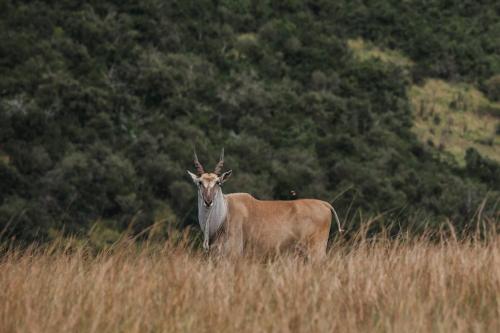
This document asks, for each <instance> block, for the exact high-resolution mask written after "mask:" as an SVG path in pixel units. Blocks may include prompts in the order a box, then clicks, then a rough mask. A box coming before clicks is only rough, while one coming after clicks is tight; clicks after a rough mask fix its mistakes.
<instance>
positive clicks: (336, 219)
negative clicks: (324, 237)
mask: <svg viewBox="0 0 500 333" xmlns="http://www.w3.org/2000/svg"><path fill="white" fill-rule="evenodd" d="M325 204H326V205H327V206H328V208H330V210H331V211H332V214H333V217H334V218H335V221H337V227H338V228H339V233H343V232H344V229H342V227H341V226H340V220H339V217H338V215H337V212H336V211H335V208H333V206H332V205H331V204H329V203H328V202H325Z"/></svg>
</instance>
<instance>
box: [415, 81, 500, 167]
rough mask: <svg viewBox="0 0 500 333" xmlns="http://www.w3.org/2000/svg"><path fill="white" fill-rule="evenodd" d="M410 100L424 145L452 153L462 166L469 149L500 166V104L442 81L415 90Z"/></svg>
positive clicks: (417, 131)
mask: <svg viewBox="0 0 500 333" xmlns="http://www.w3.org/2000/svg"><path fill="white" fill-rule="evenodd" d="M410 99H411V101H412V104H413V108H414V110H415V131H416V133H417V135H418V137H419V138H420V139H421V140H422V141H424V142H427V143H428V144H431V145H434V146H436V147H438V148H439V149H440V150H444V151H448V152H450V153H451V154H452V155H453V157H454V158H455V159H456V160H458V161H460V162H461V163H462V164H465V152H466V150H467V149H468V148H470V147H474V149H476V150H477V151H479V152H480V153H481V155H484V156H488V157H489V158H491V159H494V160H496V161H497V162H500V103H494V102H491V101H489V100H488V99H487V98H486V97H485V96H484V94H482V93H481V92H480V91H478V90H477V89H476V88H474V87H472V86H470V85H468V84H449V83H446V82H444V81H441V80H427V81H426V82H425V84H424V85H422V86H417V85H415V86H412V87H411V90H410ZM493 110H498V112H499V113H498V114H496V113H494V112H493Z"/></svg>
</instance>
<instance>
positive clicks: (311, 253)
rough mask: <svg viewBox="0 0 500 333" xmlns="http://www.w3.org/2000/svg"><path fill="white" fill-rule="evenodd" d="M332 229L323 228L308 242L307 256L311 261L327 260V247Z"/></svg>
mask: <svg viewBox="0 0 500 333" xmlns="http://www.w3.org/2000/svg"><path fill="white" fill-rule="evenodd" d="M329 232H330V228H329V227H328V228H322V229H321V230H318V231H317V232H315V233H314V234H313V235H312V237H311V238H310V240H309V242H308V249H307V252H308V253H307V254H308V258H309V259H310V260H311V261H321V260H323V259H325V258H326V246H327V243H328V234H329Z"/></svg>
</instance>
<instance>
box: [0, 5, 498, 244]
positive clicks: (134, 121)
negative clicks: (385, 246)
mask: <svg viewBox="0 0 500 333" xmlns="http://www.w3.org/2000/svg"><path fill="white" fill-rule="evenodd" d="M194 147H196V150H197V153H198V156H199V158H200V161H201V163H202V164H203V165H204V166H205V168H206V169H211V168H213V167H214V166H215V163H216V162H217V160H218V157H219V152H220V149H221V148H222V147H224V148H225V151H226V163H225V166H226V168H228V169H232V170H233V175H232V177H231V179H230V180H229V181H228V182H227V183H226V186H225V188H224V190H225V192H226V193H230V192H248V193H251V194H252V195H254V196H255V197H257V198H260V199H295V198H305V197H313V198H319V199H323V200H326V201H329V202H332V201H334V202H333V204H334V206H335V207H336V209H337V211H338V212H339V215H340V217H341V220H342V221H343V222H344V223H346V225H347V226H348V228H356V226H359V224H361V223H363V221H366V219H367V218H369V217H377V218H378V221H379V223H381V224H382V225H383V224H386V225H391V226H393V227H395V228H394V230H395V232H398V231H401V230H410V231H411V232H418V231H419V230H423V229H424V228H440V227H441V226H442V225H443V223H448V224H449V223H451V224H452V225H453V226H454V227H455V228H456V230H459V231H463V232H468V231H469V230H473V229H474V228H475V225H476V224H477V223H478V222H479V221H483V220H486V221H489V222H492V223H497V224H498V221H499V220H500V215H499V214H500V213H499V209H500V208H499V199H500V192H499V191H500V164H499V163H500V3H499V2H498V1H493V0H492V1H481V2H478V1H464V0H433V1H411V0H409V1H394V0H377V1H347V0H338V1H326V0H324V1H322V0H314V1H313V0H311V1H296V0H289V1H270V0H269V1H264V0H262V1H249V0H248V1H236V0H220V1H217V0H210V1H208V0H200V1H184V0H179V1H160V0H149V1H140V2H139V1H111V0H103V1H89V2H82V1H9V0H3V1H0V237H1V239H2V240H11V241H14V242H18V243H21V244H22V243H29V242H32V241H37V242H43V241H47V240H51V239H53V238H55V237H60V236H61V235H62V236H68V235H74V236H76V237H81V238H85V239H89V240H90V242H91V243H92V244H94V245H95V246H98V247H99V246H103V245H106V244H110V243H113V242H115V241H116V240H117V239H118V238H119V237H120V235H122V234H123V233H124V232H127V233H129V234H132V235H139V236H140V237H147V238H149V239H159V240H162V239H165V238H167V237H169V235H171V234H172V233H175V232H178V231H180V230H183V229H185V228H186V227H188V226H195V227H196V224H197V215H196V189H195V187H194V186H193V184H192V182H191V180H190V178H189V176H188V175H187V174H186V169H190V170H194V168H193V164H192V153H193V148H194ZM332 232H334V231H333V230H332Z"/></svg>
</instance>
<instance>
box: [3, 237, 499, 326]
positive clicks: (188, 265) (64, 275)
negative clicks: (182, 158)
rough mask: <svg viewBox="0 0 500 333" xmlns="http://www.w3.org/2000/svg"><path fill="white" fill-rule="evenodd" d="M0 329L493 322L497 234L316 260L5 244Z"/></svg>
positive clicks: (336, 253) (337, 251) (360, 248)
mask: <svg viewBox="0 0 500 333" xmlns="http://www.w3.org/2000/svg"><path fill="white" fill-rule="evenodd" d="M0 285H1V286H2V288H1V289H0V304H1V305H0V331H1V332H32V333H36V332H465V331H467V332H498V331H500V238H499V237H498V236H491V237H490V238H489V240H487V241H484V240H483V241H474V240H466V241H465V240H464V241H457V240H454V238H453V237H451V238H449V240H446V241H441V242H431V241H429V240H428V239H427V238H425V237H423V238H420V239H409V238H404V237H402V238H400V239H389V238H388V237H379V238H375V239H372V240H370V241H368V240H366V239H364V238H363V237H357V239H354V240H350V241H348V242H347V241H342V240H338V239H337V240H335V241H334V242H333V245H332V246H331V248H330V250H329V255H328V258H327V259H326V260H325V261H324V262H322V263H319V264H314V263H308V262H305V261H304V260H303V259H300V258H294V257H292V256H289V257H286V256H285V257H281V258H274V259H273V260H262V259H258V258H251V257H244V258H240V259H238V260H233V261H231V260H227V259H223V258H213V257H209V256H206V255H204V254H203V253H202V252H199V251H198V250H194V249H193V247H190V246H185V245H173V244H170V243H167V244H164V245H163V246H161V247H160V246H159V245H157V244H156V245H147V244H142V245H141V246H140V245H137V244H135V243H134V242H132V241H123V242H121V243H120V244H118V245H116V246H115V247H113V248H111V249H110V250H108V251H104V252H101V253H99V254H92V253H91V252H90V251H89V250H88V249H87V248H86V247H85V246H82V245H74V244H73V245H71V244H67V245H65V246H62V245H61V244H59V245H58V244H53V245H51V246H46V247H43V248H31V249H28V250H22V251H21V250H13V249H10V250H5V249H4V255H3V256H2V257H1V259H0Z"/></svg>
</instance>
